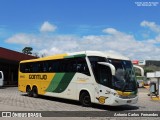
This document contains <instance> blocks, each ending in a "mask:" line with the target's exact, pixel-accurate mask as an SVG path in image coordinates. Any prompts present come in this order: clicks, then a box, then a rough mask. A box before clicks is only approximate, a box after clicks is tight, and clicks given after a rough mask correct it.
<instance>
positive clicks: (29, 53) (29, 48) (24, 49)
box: [22, 47, 33, 55]
mask: <svg viewBox="0 0 160 120" xmlns="http://www.w3.org/2000/svg"><path fill="white" fill-rule="evenodd" d="M32 50H33V48H32V47H25V48H23V50H22V53H24V54H27V55H32Z"/></svg>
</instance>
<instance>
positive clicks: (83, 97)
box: [80, 92, 91, 107]
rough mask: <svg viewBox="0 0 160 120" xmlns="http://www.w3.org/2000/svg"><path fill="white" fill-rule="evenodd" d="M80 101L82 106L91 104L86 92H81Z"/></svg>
mask: <svg viewBox="0 0 160 120" xmlns="http://www.w3.org/2000/svg"><path fill="white" fill-rule="evenodd" d="M80 102H81V104H82V106H84V107H89V106H91V98H90V95H89V93H87V92H83V93H81V95H80Z"/></svg>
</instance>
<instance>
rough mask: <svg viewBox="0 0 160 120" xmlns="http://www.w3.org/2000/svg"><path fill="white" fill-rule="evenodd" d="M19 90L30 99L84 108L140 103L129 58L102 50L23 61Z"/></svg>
mask: <svg viewBox="0 0 160 120" xmlns="http://www.w3.org/2000/svg"><path fill="white" fill-rule="evenodd" d="M18 89H19V91H21V92H26V93H27V94H28V96H32V97H38V95H46V96H53V97H58V98H64V99H71V100H77V101H80V103H81V104H82V106H91V105H92V103H96V104H101V105H110V106H118V105H129V104H135V103H136V102H137V100H138V95H137V94H138V93H137V92H138V91H137V82H136V78H135V72H134V68H133V65H132V62H131V61H130V59H129V58H127V57H125V56H122V55H116V54H110V53H106V52H100V51H82V52H75V53H67V54H59V55H54V56H48V57H44V58H38V59H32V60H25V61H21V62H20V65H19V79H18Z"/></svg>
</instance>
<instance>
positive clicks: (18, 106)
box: [0, 87, 160, 112]
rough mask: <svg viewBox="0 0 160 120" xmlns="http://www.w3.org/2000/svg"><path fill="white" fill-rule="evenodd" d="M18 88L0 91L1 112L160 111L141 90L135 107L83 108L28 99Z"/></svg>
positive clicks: (42, 98)
mask: <svg viewBox="0 0 160 120" xmlns="http://www.w3.org/2000/svg"><path fill="white" fill-rule="evenodd" d="M17 89H18V88H17V87H6V88H1V89H0V108H1V110H0V111H108V112H113V111H116V112H118V111H128V110H129V111H159V110H160V106H159V105H160V101H152V100H151V98H150V97H149V96H148V95H147V94H148V90H147V89H145V88H139V101H138V103H137V104H135V105H130V106H129V105H124V106H117V107H111V106H101V105H93V106H92V107H82V106H81V105H80V103H79V102H77V101H71V100H66V99H59V98H54V97H47V96H40V97H38V98H32V97H28V96H27V95H26V93H21V92H19V91H18V90H17Z"/></svg>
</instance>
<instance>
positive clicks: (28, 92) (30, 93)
mask: <svg viewBox="0 0 160 120" xmlns="http://www.w3.org/2000/svg"><path fill="white" fill-rule="evenodd" d="M26 92H27V95H28V96H29V97H32V96H33V94H32V90H31V87H30V86H27V88H26Z"/></svg>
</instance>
